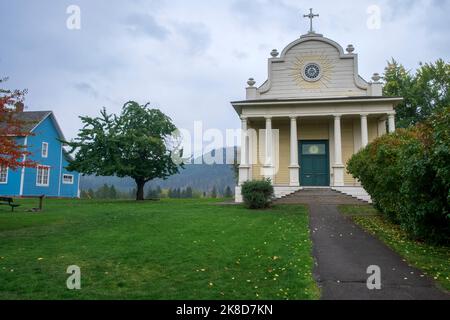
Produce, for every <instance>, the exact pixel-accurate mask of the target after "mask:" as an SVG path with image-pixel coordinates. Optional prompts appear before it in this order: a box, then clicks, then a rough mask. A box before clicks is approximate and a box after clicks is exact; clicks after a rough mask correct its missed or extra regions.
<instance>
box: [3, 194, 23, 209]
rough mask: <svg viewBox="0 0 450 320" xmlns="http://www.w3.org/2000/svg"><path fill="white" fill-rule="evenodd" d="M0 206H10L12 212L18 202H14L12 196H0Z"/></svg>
mask: <svg viewBox="0 0 450 320" xmlns="http://www.w3.org/2000/svg"><path fill="white" fill-rule="evenodd" d="M0 206H10V207H11V212H14V208H17V207H20V204H14V199H13V198H9V197H0Z"/></svg>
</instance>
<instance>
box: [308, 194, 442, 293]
mask: <svg viewBox="0 0 450 320" xmlns="http://www.w3.org/2000/svg"><path fill="white" fill-rule="evenodd" d="M319 203H320V202H319ZM309 207H310V215H311V221H310V223H311V231H312V240H313V244H314V257H315V259H316V267H315V271H314V273H315V277H316V280H317V281H318V283H319V286H320V287H321V290H322V299H324V300H368V299H370V300H372V299H383V300H399V299H400V300H422V299H425V300H427V299H432V300H435V299H439V300H442V299H450V295H449V294H447V293H445V292H443V291H441V290H439V289H438V288H437V287H436V286H435V284H434V283H433V282H432V281H431V280H430V279H429V278H427V277H425V276H423V274H422V273H421V272H420V271H419V270H417V269H415V268H412V267H410V266H408V264H407V263H406V262H405V261H403V260H402V258H401V257H400V256H399V255H397V254H396V253H394V252H393V251H392V250H390V249H389V248H388V247H387V246H386V245H384V244H383V243H382V242H381V241H379V240H378V239H376V238H374V237H372V236H371V235H369V234H368V233H366V232H364V231H363V230H362V229H360V228H359V227H358V226H356V225H355V224H354V223H353V222H352V221H351V220H350V219H349V218H347V217H344V216H343V215H342V214H340V213H339V212H338V209H337V206H336V205H335V204H330V205H323V204H318V203H317V202H315V203H312V204H310V205H309ZM371 265H377V266H379V267H380V268H381V284H382V289H381V290H373V291H371V290H369V289H368V288H367V279H368V277H369V275H368V274H366V271H367V268H368V267H369V266H371Z"/></svg>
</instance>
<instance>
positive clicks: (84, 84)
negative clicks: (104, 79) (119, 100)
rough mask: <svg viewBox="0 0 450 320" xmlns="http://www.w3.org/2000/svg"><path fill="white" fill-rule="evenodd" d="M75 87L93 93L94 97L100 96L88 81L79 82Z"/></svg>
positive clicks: (83, 91)
mask: <svg viewBox="0 0 450 320" xmlns="http://www.w3.org/2000/svg"><path fill="white" fill-rule="evenodd" d="M74 87H75V89H77V90H78V91H80V92H82V93H85V94H88V95H91V96H92V97H94V98H98V97H99V93H98V91H97V90H95V88H94V87H93V86H92V85H90V84H89V83H87V82H78V83H76V84H75V85H74Z"/></svg>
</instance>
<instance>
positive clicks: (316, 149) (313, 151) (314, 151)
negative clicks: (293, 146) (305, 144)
mask: <svg viewBox="0 0 450 320" xmlns="http://www.w3.org/2000/svg"><path fill="white" fill-rule="evenodd" d="M319 152H320V149H319V147H318V146H315V145H314V146H310V147H309V153H310V154H318V153H319Z"/></svg>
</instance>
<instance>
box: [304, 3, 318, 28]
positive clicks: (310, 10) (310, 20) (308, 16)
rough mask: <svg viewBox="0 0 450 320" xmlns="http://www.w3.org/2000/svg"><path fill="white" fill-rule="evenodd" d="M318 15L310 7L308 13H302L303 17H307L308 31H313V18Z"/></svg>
mask: <svg viewBox="0 0 450 320" xmlns="http://www.w3.org/2000/svg"><path fill="white" fill-rule="evenodd" d="M318 16H319V15H318V14H314V13H313V9H312V8H311V9H309V14H305V15H303V17H304V18H309V25H310V27H309V33H314V30H313V19H314V18H315V17H318Z"/></svg>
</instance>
